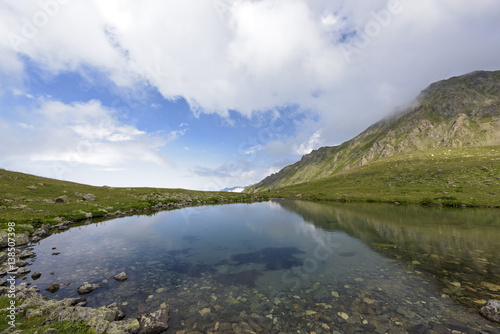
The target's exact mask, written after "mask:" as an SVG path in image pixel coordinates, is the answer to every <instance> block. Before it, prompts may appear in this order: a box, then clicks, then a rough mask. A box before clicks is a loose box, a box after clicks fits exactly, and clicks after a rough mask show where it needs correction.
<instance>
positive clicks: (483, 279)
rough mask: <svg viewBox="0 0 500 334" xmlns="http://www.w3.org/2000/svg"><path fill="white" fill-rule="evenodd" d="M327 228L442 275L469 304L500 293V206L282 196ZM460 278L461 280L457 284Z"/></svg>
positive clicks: (446, 286)
mask: <svg viewBox="0 0 500 334" xmlns="http://www.w3.org/2000/svg"><path fill="white" fill-rule="evenodd" d="M278 203H279V204H280V205H281V206H282V207H283V208H285V209H287V210H290V211H293V212H296V213H298V214H300V215H301V216H302V217H303V218H304V220H306V221H308V222H311V223H313V224H314V225H316V226H318V227H321V228H323V229H325V230H338V231H343V232H345V233H347V234H349V235H351V236H353V237H355V238H357V239H359V240H361V241H363V242H364V243H365V244H366V245H368V246H370V247H372V248H373V249H375V250H376V251H377V252H379V253H382V254H384V255H385V256H388V257H391V258H397V259H401V260H404V261H406V262H407V263H411V264H412V265H413V266H414V267H415V269H416V270H418V271H425V272H427V273H429V274H431V275H433V276H434V277H435V278H436V279H438V280H439V282H440V284H441V285H442V287H443V291H444V292H445V293H447V294H449V295H451V296H453V297H454V298H456V299H458V300H460V301H461V302H464V303H466V304H468V305H473V306H478V304H479V303H480V302H481V300H485V299H490V298H496V299H499V298H500V257H498V246H499V242H498V240H500V218H499V215H498V212H497V211H496V210H487V209H465V210H462V209H442V208H423V207H419V206H394V205H382V204H367V203H363V204H354V203H349V204H340V203H317V202H305V201H279V202H278ZM458 283H460V284H458Z"/></svg>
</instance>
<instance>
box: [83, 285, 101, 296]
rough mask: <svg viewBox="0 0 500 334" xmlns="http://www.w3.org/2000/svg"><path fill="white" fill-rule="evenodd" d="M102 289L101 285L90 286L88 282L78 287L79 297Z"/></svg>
mask: <svg viewBox="0 0 500 334" xmlns="http://www.w3.org/2000/svg"><path fill="white" fill-rule="evenodd" d="M100 287H101V285H100V284H89V283H87V282H85V283H83V284H82V285H80V286H79V287H78V294H79V295H86V294H88V293H91V292H92V291H94V290H97V289H99V288H100Z"/></svg>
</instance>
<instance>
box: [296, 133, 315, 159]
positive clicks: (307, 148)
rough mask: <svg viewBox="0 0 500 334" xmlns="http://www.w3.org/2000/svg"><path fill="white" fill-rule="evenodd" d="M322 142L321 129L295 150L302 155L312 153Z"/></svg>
mask: <svg viewBox="0 0 500 334" xmlns="http://www.w3.org/2000/svg"><path fill="white" fill-rule="evenodd" d="M320 143H321V135H320V133H319V131H316V132H315V133H313V135H312V136H311V137H310V138H309V139H308V140H307V141H306V142H304V143H302V144H300V145H298V146H297V147H296V148H295V152H296V153H297V154H300V155H304V154H308V153H311V151H312V150H314V149H315V148H318V146H319V144H320Z"/></svg>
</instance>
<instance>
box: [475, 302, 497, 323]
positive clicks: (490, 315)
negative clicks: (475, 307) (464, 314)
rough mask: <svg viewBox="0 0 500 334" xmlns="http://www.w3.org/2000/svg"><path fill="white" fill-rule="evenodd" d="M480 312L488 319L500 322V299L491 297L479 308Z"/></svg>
mask: <svg viewBox="0 0 500 334" xmlns="http://www.w3.org/2000/svg"><path fill="white" fill-rule="evenodd" d="M479 313H480V314H481V315H482V316H483V317H485V318H486V319H488V320H491V321H495V322H498V323H500V301H498V300H496V299H490V300H488V301H487V302H486V304H484V306H483V307H481V309H480V310H479Z"/></svg>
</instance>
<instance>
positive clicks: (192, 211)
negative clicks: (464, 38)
mask: <svg viewBox="0 0 500 334" xmlns="http://www.w3.org/2000/svg"><path fill="white" fill-rule="evenodd" d="M417 209H420V208H415V210H417ZM398 210H399V211H398ZM404 210H410V211H408V212H406V214H405V213H404ZM411 210H414V209H413V208H396V207H393V206H391V207H386V206H365V205H338V204H319V203H311V202H299V201H278V202H267V203H254V204H232V205H223V206H206V207H198V208H185V209H181V210H175V211H168V212H161V213H158V214H156V215H152V216H134V217H125V218H120V219H115V220H112V221H106V222H102V223H99V224H93V225H88V226H80V227H76V228H72V229H70V230H68V231H66V232H64V233H61V234H57V235H52V236H51V237H49V238H47V239H44V240H42V241H41V242H40V244H39V245H37V246H35V247H34V251H35V252H36V254H37V256H36V258H35V260H34V261H33V262H32V263H31V264H30V270H31V271H32V272H34V271H39V272H42V276H41V278H39V279H37V280H32V279H31V278H29V277H25V279H26V280H28V281H31V282H33V283H34V284H36V285H37V286H39V287H40V289H41V290H42V292H43V293H44V294H46V295H47V296H50V297H53V298H65V297H76V296H77V293H76V289H77V287H78V286H79V285H80V284H82V283H83V282H89V283H99V284H101V285H102V288H101V289H98V290H96V291H94V292H92V293H91V294H89V295H88V296H87V298H88V301H89V303H88V306H101V305H106V304H110V303H111V302H118V303H120V304H121V305H122V306H123V308H124V309H125V312H126V314H127V315H128V316H137V315H138V314H139V313H144V312H151V311H154V310H155V309H157V308H159V307H160V305H162V304H165V305H167V306H168V307H169V308H170V310H171V314H172V319H173V320H172V324H171V328H172V330H171V331H172V332H175V331H187V332H189V331H199V332H221V333H227V332H236V333H240V332H256V333H277V332H280V331H281V332H287V333H289V332H297V331H298V332H300V333H302V332H307V333H310V332H313V331H314V332H316V333H330V332H334V331H338V332H340V333H354V332H370V333H386V332H388V331H390V332H391V333H406V332H407V329H411V328H417V329H418V328H427V329H429V330H430V329H432V330H436V331H437V329H439V328H441V329H442V327H444V328H447V329H450V330H451V329H453V328H454V329H458V328H461V329H463V332H467V333H468V332H473V331H479V330H489V331H490V332H494V330H496V329H497V327H495V325H493V324H491V323H488V322H487V321H486V320H484V319H482V318H481V317H479V316H478V315H477V314H475V311H476V310H474V313H467V312H466V311H465V309H464V308H462V307H460V306H458V305H457V304H455V303H453V302H452V301H451V300H450V299H449V298H444V297H443V296H442V293H443V292H442V290H440V289H439V287H438V286H436V284H435V283H436V280H434V279H432V278H431V277H430V276H429V275H425V274H423V271H424V270H428V271H429V272H433V271H431V270H430V269H429V267H431V265H430V264H429V263H432V264H433V265H434V266H436V267H439V266H440V264H446V263H449V261H454V262H453V263H461V264H463V267H465V265H467V267H468V268H470V269H471V270H473V271H477V270H479V269H481V270H483V272H481V273H479V274H478V275H479V276H477V277H476V278H474V279H475V280H476V281H478V282H480V284H483V283H487V284H490V285H489V287H494V286H496V285H495V284H497V283H498V281H497V277H498V263H496V262H495V261H498V259H496V258H494V257H492V256H493V255H494V252H493V250H494V246H495V244H494V240H495V239H494V238H493V237H492V236H495V233H497V234H496V236H498V229H499V227H498V222H497V221H496V220H495V219H493V218H492V216H488V215H489V214H488V211H484V212H485V216H484V220H481V219H482V218H478V220H476V222H477V223H476V224H479V225H481V227H480V228H478V227H477V226H476V225H474V224H473V223H471V222H469V220H467V219H468V218H467V217H466V218H467V219H466V218H463V217H462V218H460V217H458V216H454V215H455V212H457V211H453V212H452V214H451V216H446V215H442V216H440V215H439V212H438V211H436V212H431V211H425V209H420V210H423V211H421V212H420V211H419V212H417V211H418V210H417V211H415V212H413V211H411ZM463 212H467V211H463ZM474 212H475V213H476V215H477V212H479V211H477V212H476V211H474ZM466 214H468V213H466ZM418 215H420V217H422V221H424V223H418V220H417V219H416V216H418ZM435 217H437V219H438V220H437V221H439V222H441V223H440V224H437V223H436V220H432V219H431V218H435ZM450 217H451V218H450ZM469 218H470V217H469ZM446 219H451V221H453V222H455V221H457V222H459V221H460V222H462V223H460V224H456V223H453V224H449V223H444V224H443V221H444V222H446ZM463 222H465V223H463ZM483 225H484V226H483ZM464 226H474V229H473V230H474V231H475V233H463V235H462V234H461V233H462V232H461V231H462V229H463V227H464ZM480 229H484V232H480V231H476V230H480ZM483 233H484V237H485V238H486V239H483V238H482V237H481V236H483ZM487 240H490V242H488V241H487ZM424 242H425V244H424ZM458 246H460V247H462V248H460V249H461V250H457V249H455V248H453V247H458ZM465 247H469V248H465ZM53 248H55V250H54V249H53ZM374 250H376V251H374ZM470 250H474V251H475V252H476V253H473V254H481V255H480V256H481V258H482V259H484V261H482V260H479V259H478V258H477V257H475V256H473V255H468V256H457V254H462V255H463V254H465V253H470ZM54 252H58V253H60V254H59V255H57V256H54V255H52V254H53V253H54ZM433 256H438V259H436V260H434V259H433ZM394 258H396V259H398V258H400V259H401V261H400V260H391V259H394ZM429 259H432V261H431V260H429ZM460 261H462V262H460ZM417 262H418V264H417ZM412 263H413V264H412ZM407 264H410V267H408V265H407ZM414 269H416V270H414ZM439 270H440V272H441V271H442V269H439ZM445 270H446V275H447V276H446V277H453V281H451V280H450V282H451V283H453V284H448V285H450V286H453V287H455V288H458V289H460V291H462V290H463V289H465V287H466V283H465V280H462V279H461V280H458V278H456V275H459V274H458V273H457V272H456V271H453V270H451V269H450V268H449V267H446V268H445ZM461 270H462V269H461ZM484 270H486V272H484ZM121 271H125V272H126V273H127V275H128V277H129V279H128V280H127V281H125V282H118V281H116V280H114V279H113V278H112V277H113V276H114V275H116V274H117V273H120V272H121ZM457 277H458V276H457ZM460 277H462V276H460ZM467 277H469V276H467ZM440 279H441V278H440ZM447 280H448V278H447ZM462 281H463V282H464V283H462ZM467 281H472V275H470V277H469V278H468V279H467ZM54 282H57V283H60V284H61V289H60V290H59V291H57V292H56V293H53V294H51V293H49V292H47V291H45V290H44V289H45V288H46V287H47V286H49V285H50V284H52V283H54ZM441 282H444V280H442V279H441ZM455 283H460V286H459V287H457V284H455ZM448 285H447V286H448ZM471 286H472V285H471ZM480 286H482V285H480ZM476 288H477V287H476ZM450 293H451V292H450ZM467 293H468V292H467ZM464 296H466V295H465V293H464ZM467 298H471V299H472V297H467ZM476 298H482V295H480V296H479V297H476ZM415 326H416V327H415ZM440 326H441V327H440Z"/></svg>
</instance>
